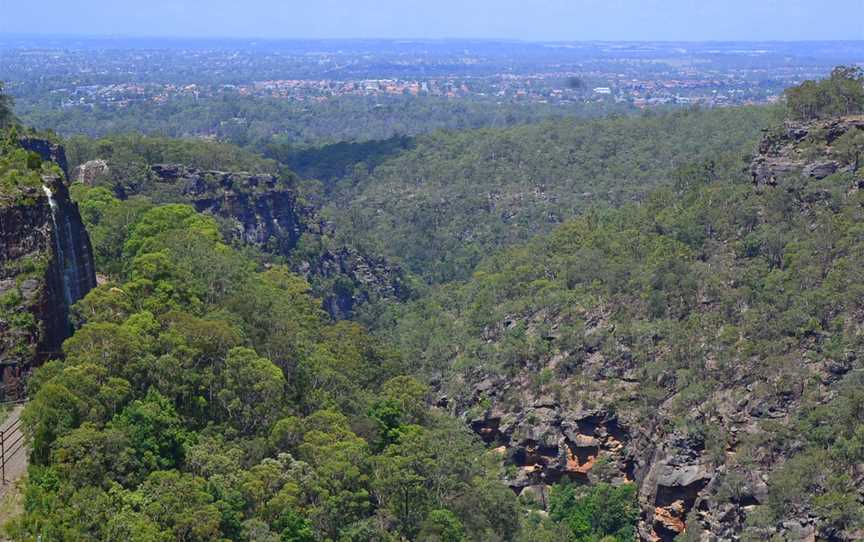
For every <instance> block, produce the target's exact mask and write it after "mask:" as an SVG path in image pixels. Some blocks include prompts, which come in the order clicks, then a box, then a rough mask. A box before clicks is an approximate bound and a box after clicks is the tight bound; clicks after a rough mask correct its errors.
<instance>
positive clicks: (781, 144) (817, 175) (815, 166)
mask: <svg viewBox="0 0 864 542" xmlns="http://www.w3.org/2000/svg"><path fill="white" fill-rule="evenodd" d="M852 130H860V131H862V132H864V116H859V117H843V118H839V119H831V120H825V121H817V122H811V123H803V122H789V123H786V125H785V126H784V128H783V129H782V130H778V131H774V132H770V133H767V134H766V135H765V137H764V138H763V139H762V142H761V143H760V145H759V155H758V156H757V157H756V158H755V160H753V164H752V166H751V168H750V173H751V175H752V176H753V184H754V185H756V186H757V187H760V188H761V187H764V186H776V185H777V184H778V183H780V182H781V181H782V180H784V179H790V178H799V179H800V178H803V179H805V180H806V179H816V180H819V179H824V178H825V177H828V176H829V175H833V174H834V173H837V172H839V171H853V170H857V169H858V167H859V164H858V163H856V161H854V160H853V161H850V160H848V158H843V157H840V156H837V154H836V152H834V149H833V147H832V144H833V143H834V142H835V141H837V140H838V139H839V138H840V137H842V136H843V135H845V134H846V133H848V132H850V131H852Z"/></svg>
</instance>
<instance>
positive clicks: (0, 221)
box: [0, 143, 96, 395]
mask: <svg viewBox="0 0 864 542" xmlns="http://www.w3.org/2000/svg"><path fill="white" fill-rule="evenodd" d="M45 148H50V145H49V144H47V143H45ZM61 152H62V149H61ZM95 285H96V276H95V269H94V265H93V254H92V249H91V246H90V239H89V237H88V235H87V232H86V230H85V229H84V225H83V223H82V221H81V216H80V215H79V213H78V207H77V205H76V204H75V203H73V202H72V201H71V200H70V198H69V192H68V190H67V188H66V185H65V184H64V181H63V179H62V178H61V177H60V176H50V175H46V176H43V177H42V186H41V187H38V188H37V187H34V186H29V187H27V188H24V189H23V194H21V197H17V198H15V199H14V200H12V201H10V202H7V203H2V202H0V365H2V366H3V375H2V376H3V382H4V386H5V387H6V391H7V393H8V394H11V395H15V394H16V393H20V392H21V391H22V390H20V389H19V387H18V381H17V378H18V376H19V375H20V374H21V373H22V372H25V371H27V370H28V369H29V368H30V367H31V366H32V365H33V364H35V363H39V362H41V361H44V360H45V359H47V358H48V357H50V356H51V355H55V354H58V353H59V352H60V346H61V344H62V343H63V340H65V339H66V338H67V337H68V336H69V334H70V332H71V328H70V325H69V319H68V317H69V308H70V307H71V305H72V304H74V303H75V302H76V301H78V300H79V299H81V298H82V297H84V296H85V295H86V294H87V292H89V291H90V289H91V288H93V287H95Z"/></svg>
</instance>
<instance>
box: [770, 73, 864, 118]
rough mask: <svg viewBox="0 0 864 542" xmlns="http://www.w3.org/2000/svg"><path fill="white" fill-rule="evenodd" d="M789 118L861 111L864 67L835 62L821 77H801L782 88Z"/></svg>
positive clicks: (863, 107)
mask: <svg viewBox="0 0 864 542" xmlns="http://www.w3.org/2000/svg"><path fill="white" fill-rule="evenodd" d="M786 105H787V108H788V114H789V117H790V118H793V119H795V120H812V119H818V118H824V117H831V116H837V115H854V114H858V113H862V112H864V71H862V70H861V68H859V67H857V66H837V67H836V68H834V70H833V71H832V72H831V75H830V76H829V77H827V78H826V79H822V80H821V81H813V80H808V81H804V82H803V83H801V84H800V85H798V86H797V87H791V88H789V89H787V90H786Z"/></svg>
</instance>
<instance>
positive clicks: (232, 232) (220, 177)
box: [151, 164, 311, 255]
mask: <svg viewBox="0 0 864 542" xmlns="http://www.w3.org/2000/svg"><path fill="white" fill-rule="evenodd" d="M151 171H152V173H153V175H154V181H155V182H156V186H155V187H154V188H153V189H152V190H151V191H157V192H160V193H162V195H163V196H162V197H165V195H166V194H176V197H175V198H174V199H175V200H178V201H184V200H185V201H189V202H190V203H191V204H192V205H194V206H195V209H197V210H198V211H199V212H202V213H205V212H206V213H209V214H212V215H213V216H215V217H217V218H219V219H221V222H222V224H223V226H224V227H225V230H226V233H227V234H228V236H229V237H230V238H231V239H234V240H236V241H239V242H242V243H246V244H250V245H254V246H256V247H258V248H261V249H264V250H267V251H270V252H274V253H277V254H283V255H287V254H288V253H290V252H291V250H293V249H294V247H295V246H297V242H298V241H299V240H300V235H301V234H302V233H303V231H304V230H305V222H306V217H307V216H309V215H310V214H311V210H310V209H308V208H306V207H304V206H302V205H300V203H299V202H298V200H297V195H296V193H295V192H294V190H292V189H291V188H290V187H288V186H286V185H285V184H284V183H282V182H281V181H280V179H279V178H278V177H277V176H275V175H267V174H249V173H242V172H241V173H229V172H224V171H202V170H199V169H195V168H188V167H186V166H182V165H174V164H161V165H154V166H152V167H151Z"/></svg>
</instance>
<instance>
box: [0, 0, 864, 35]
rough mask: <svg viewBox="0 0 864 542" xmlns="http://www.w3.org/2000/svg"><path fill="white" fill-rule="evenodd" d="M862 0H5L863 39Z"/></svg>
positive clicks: (403, 23) (138, 27)
mask: <svg viewBox="0 0 864 542" xmlns="http://www.w3.org/2000/svg"><path fill="white" fill-rule="evenodd" d="M862 13H864V0H40V1H39V2H33V1H28V0H0V32H3V33H27V34H31V33H49V34H50V33H53V34H56V33H62V34H79V35H80V34H110V35H118V34H119V35H137V36H212V37H218V36H238V37H261V38H376V37H381V38H406V37H412V38H448V37H457V38H459V37H462V38H464V37H478V38H520V39H527V40H628V39H632V40H816V39H820V40H821V39H838V40H842V39H864V17H862Z"/></svg>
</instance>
